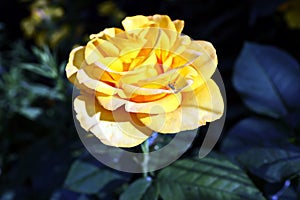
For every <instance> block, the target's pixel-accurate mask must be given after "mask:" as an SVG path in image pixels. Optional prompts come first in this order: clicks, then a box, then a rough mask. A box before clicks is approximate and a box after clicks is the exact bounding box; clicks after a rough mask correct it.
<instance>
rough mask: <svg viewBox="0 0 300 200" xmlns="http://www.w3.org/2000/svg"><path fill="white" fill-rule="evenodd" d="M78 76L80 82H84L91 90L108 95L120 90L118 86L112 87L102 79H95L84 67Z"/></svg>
mask: <svg viewBox="0 0 300 200" xmlns="http://www.w3.org/2000/svg"><path fill="white" fill-rule="evenodd" d="M76 78H77V80H78V83H79V84H83V85H85V86H86V87H88V88H89V89H91V90H94V91H97V92H101V93H104V94H107V95H113V94H115V93H117V90H118V88H115V87H112V86H110V85H108V84H106V83H104V82H102V81H99V80H96V79H93V78H92V77H90V76H88V74H87V73H86V72H85V71H84V70H83V69H80V70H78V72H77V75H76ZM99 78H100V77H99Z"/></svg>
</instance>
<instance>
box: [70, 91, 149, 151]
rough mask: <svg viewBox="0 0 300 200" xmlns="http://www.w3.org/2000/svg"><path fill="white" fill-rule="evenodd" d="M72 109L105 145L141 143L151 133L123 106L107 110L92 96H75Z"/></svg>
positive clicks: (125, 145) (85, 127) (87, 129)
mask: <svg viewBox="0 0 300 200" xmlns="http://www.w3.org/2000/svg"><path fill="white" fill-rule="evenodd" d="M74 109H75V112H76V113H77V115H76V118H77V119H78V121H79V122H80V125H81V126H82V127H83V128H84V129H85V130H86V131H91V132H92V133H93V134H94V135H95V136H96V137H97V138H99V139H100V140H101V141H102V142H103V143H104V144H106V145H110V146H116V147H133V146H136V145H139V144H141V143H142V142H143V141H145V140H146V139H147V138H148V137H149V135H151V133H152V131H151V130H150V129H148V128H146V127H145V126H143V124H141V122H140V121H138V119H137V118H136V116H135V115H132V114H129V113H127V112H126V111H125V110H124V108H120V109H118V110H116V111H114V112H110V111H107V110H105V109H104V108H103V107H101V106H100V105H99V104H98V103H97V101H95V99H94V98H93V97H92V96H86V95H84V96H83V95H81V96H78V97H76V99H75V100H74ZM102 116H103V117H102Z"/></svg>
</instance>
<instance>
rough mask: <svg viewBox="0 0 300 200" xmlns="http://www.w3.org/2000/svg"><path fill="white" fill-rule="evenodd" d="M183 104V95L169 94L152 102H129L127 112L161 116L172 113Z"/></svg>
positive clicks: (126, 106) (126, 105) (126, 107)
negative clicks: (160, 114)
mask: <svg viewBox="0 0 300 200" xmlns="http://www.w3.org/2000/svg"><path fill="white" fill-rule="evenodd" d="M180 103H181V94H180V93H178V94H169V95H166V96H165V97H163V98H161V99H158V100H155V101H151V102H143V103H137V102H132V101H128V102H127V103H126V104H125V110H126V111H127V112H133V113H149V114H159V113H165V112H172V111H174V110H176V109H177V108H178V106H179V105H180Z"/></svg>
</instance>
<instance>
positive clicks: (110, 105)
mask: <svg viewBox="0 0 300 200" xmlns="http://www.w3.org/2000/svg"><path fill="white" fill-rule="evenodd" d="M96 98H97V100H98V101H99V103H100V104H101V105H102V106H103V107H104V108H105V109H107V110H116V109H118V108H120V107H121V106H123V105H124V104H125V103H126V102H127V100H125V99H121V98H119V97H117V96H115V95H113V96H110V95H104V94H102V95H99V94H96Z"/></svg>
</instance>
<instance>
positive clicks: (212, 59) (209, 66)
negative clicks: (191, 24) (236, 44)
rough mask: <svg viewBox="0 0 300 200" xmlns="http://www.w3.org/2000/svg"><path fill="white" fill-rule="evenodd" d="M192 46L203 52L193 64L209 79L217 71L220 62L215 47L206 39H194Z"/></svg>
mask: <svg viewBox="0 0 300 200" xmlns="http://www.w3.org/2000/svg"><path fill="white" fill-rule="evenodd" d="M190 48H191V49H194V50H195V51H199V52H201V53H202V54H201V56H199V57H198V58H197V59H196V60H195V61H194V62H193V64H192V65H193V66H194V67H195V69H196V70H197V71H198V72H199V73H200V74H201V76H202V77H203V78H204V79H205V80H208V79H209V78H210V77H211V76H212V75H213V73H214V72H215V70H216V68H217V64H218V61H217V54H216V50H215V48H214V47H213V46H212V44H211V43H209V42H206V41H193V42H192V45H191V46H190Z"/></svg>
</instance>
